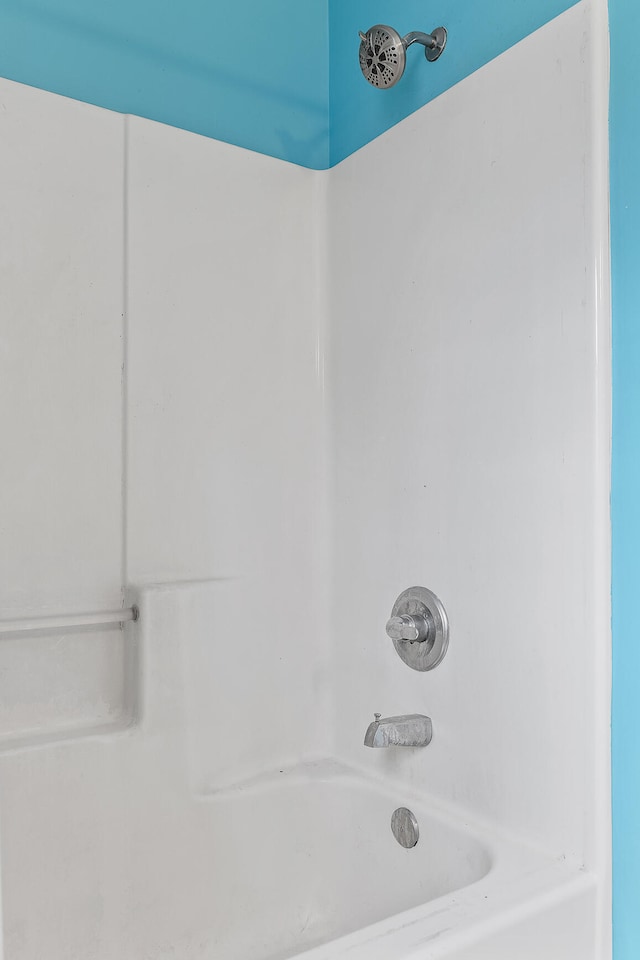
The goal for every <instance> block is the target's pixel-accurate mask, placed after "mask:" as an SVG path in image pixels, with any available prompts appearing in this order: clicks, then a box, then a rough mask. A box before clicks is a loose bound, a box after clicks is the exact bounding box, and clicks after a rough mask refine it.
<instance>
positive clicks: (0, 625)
mask: <svg viewBox="0 0 640 960" xmlns="http://www.w3.org/2000/svg"><path fill="white" fill-rule="evenodd" d="M139 617H140V611H139V610H138V608H137V607H136V606H133V607H126V608H125V609H124V610H107V611H105V612H104V613H80V614H70V615H69V616H59V617H30V618H28V619H27V618H25V619H20V620H0V636H2V635H3V634H7V633H34V632H40V631H42V632H46V633H57V632H58V631H63V630H69V629H71V628H72V627H107V626H109V624H111V623H114V624H119V625H120V626H121V627H122V626H123V625H124V624H125V623H128V622H129V621H132V620H137V619H138V618H139Z"/></svg>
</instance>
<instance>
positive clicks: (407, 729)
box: [364, 713, 433, 747]
mask: <svg viewBox="0 0 640 960" xmlns="http://www.w3.org/2000/svg"><path fill="white" fill-rule="evenodd" d="M432 732H433V731H432V726H431V720H430V718H429V717H424V716H422V714H421V713H408V714H406V716H402V717H382V718H381V717H380V714H379V713H376V714H375V720H374V721H373V723H370V724H369V726H368V727H367V732H366V733H365V735H364V745H365V747H426V746H427V744H429V743H431V735H432Z"/></svg>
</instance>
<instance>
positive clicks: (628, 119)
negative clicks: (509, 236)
mask: <svg viewBox="0 0 640 960" xmlns="http://www.w3.org/2000/svg"><path fill="white" fill-rule="evenodd" d="M609 21H610V30H611V102H610V144H611V146H610V150H611V268H612V275H611V281H612V306H613V461H612V477H611V483H612V486H611V524H612V530H611V532H612V538H613V556H612V562H613V582H612V604H613V716H612V762H613V871H614V872H613V944H614V957H615V960H638V957H640V615H639V612H638V603H639V599H640V58H639V57H638V46H637V41H638V36H640V4H639V3H638V0H609Z"/></svg>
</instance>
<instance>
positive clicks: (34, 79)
mask: <svg viewBox="0 0 640 960" xmlns="http://www.w3.org/2000/svg"><path fill="white" fill-rule="evenodd" d="M574 2H576V0H486V2H485V3H479V2H478V0H430V2H429V3H428V4H425V3H424V0H400V2H398V0H233V2H231V0H224V2H223V0H108V2H99V0H0V76H4V77H8V78H9V79H11V80H18V81H20V82H22V83H28V84H31V85H33V86H36V87H42V88H43V89H45V90H52V91H53V92H55V93H61V94H64V95H65V96H69V97H74V98H76V99H78V100H85V101H87V102H89V103H95V104H99V105H100V106H104V107H108V108H110V109H112V110H119V111H121V112H124V113H134V114H137V115H139V116H143V117H149V118H151V119H153V120H160V121H162V122H164V123H169V124H172V125H174V126H177V127H184V128H185V129H187V130H193V131H195V132H196V133H201V134H204V135H206V136H209V137H215V138H216V139H219V140H226V141H228V142H230V143H236V144H238V145H240V146H243V147H248V148H249V149H250V150H256V151H258V152H260V153H267V154H270V155H272V156H274V157H280V158H281V159H284V160H290V161H292V162H294V163H298V164H302V165H303V166H307V167H313V168H316V169H324V168H325V167H328V166H329V165H333V164H334V163H337V162H338V161H339V160H341V159H343V158H344V157H345V156H347V155H348V154H350V153H352V152H353V151H354V150H357V149H358V148H359V147H361V146H362V145H363V144H365V143H367V142H368V141H369V140H372V139H373V138H374V137H376V136H378V134H380V133H382V132H383V131H384V130H386V129H387V128H388V127H390V126H393V124H395V123H397V122H398V121H399V120H401V119H403V117H406V116H407V115H408V114H410V113H412V112H413V111H414V110H416V109H417V108H418V107H421V106H422V105H423V104H425V103H426V102H427V101H428V100H431V99H433V98H434V97H436V96H437V95H438V94H439V93H442V91H443V90H446V89H447V88H448V87H450V86H452V85H453V84H454V83H457V82H458V81H459V80H461V79H462V78H463V77H465V76H467V75H468V74H469V73H471V72H473V71H474V70H477V69H478V67H480V66H482V64H484V63H486V62H487V61H489V60H491V59H492V58H493V57H495V56H497V55H498V54H500V53H502V52H503V51H504V50H505V49H507V47H509V46H511V45H512V44H514V43H516V42H517V41H518V40H520V39H521V38H522V37H524V36H526V35H527V34H528V33H530V32H531V31H533V30H535V29H537V28H538V27H539V26H541V25H542V24H543V23H545V22H546V21H548V20H550V19H552V18H553V17H554V16H556V15H557V14H558V13H560V12H562V11H563V10H565V9H566V8H567V7H570V6H572V4H573V3H574ZM389 20H390V21H391V22H392V24H393V25H394V26H396V28H397V29H399V30H400V31H401V32H406V31H408V30H420V29H426V30H431V29H433V27H435V26H438V25H440V24H444V25H445V26H446V27H447V28H448V30H449V36H450V39H449V45H448V47H447V50H446V52H445V54H444V56H443V57H442V58H441V59H440V60H439V61H438V63H436V64H433V65H430V66H428V65H426V64H425V61H424V57H423V56H422V55H421V50H419V49H413V50H411V51H410V57H409V64H408V67H407V71H406V73H405V76H404V77H403V80H402V83H401V84H400V85H398V87H396V88H394V89H393V90H390V91H378V90H374V89H373V88H372V87H369V86H368V84H366V83H365V81H364V80H363V79H362V76H361V74H360V71H359V67H358V56H357V53H358V43H359V41H358V35H357V31H358V29H366V28H367V27H369V26H371V25H372V24H373V23H375V22H380V21H382V22H387V21H389Z"/></svg>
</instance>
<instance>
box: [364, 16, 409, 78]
mask: <svg viewBox="0 0 640 960" xmlns="http://www.w3.org/2000/svg"><path fill="white" fill-rule="evenodd" d="M406 62H407V50H406V47H405V44H404V41H403V39H402V37H401V36H400V34H399V33H398V32H397V31H396V30H394V29H393V27H387V26H385V25H384V24H382V23H377V24H376V25H375V27H371V28H370V29H369V30H367V32H366V33H361V34H360V69H361V70H362V75H363V76H364V78H365V80H367V81H368V82H369V83H370V84H371V85H372V86H374V87H378V89H379V90H389V89H390V88H391V87H394V86H395V85H396V83H397V82H398V80H399V79H400V78H401V76H402V74H403V73H404V68H405V64H406Z"/></svg>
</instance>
